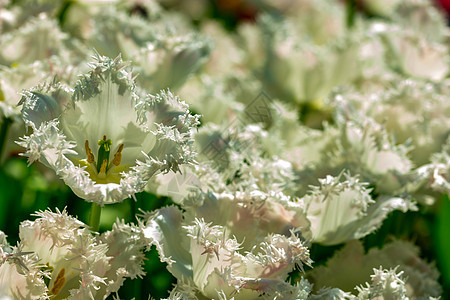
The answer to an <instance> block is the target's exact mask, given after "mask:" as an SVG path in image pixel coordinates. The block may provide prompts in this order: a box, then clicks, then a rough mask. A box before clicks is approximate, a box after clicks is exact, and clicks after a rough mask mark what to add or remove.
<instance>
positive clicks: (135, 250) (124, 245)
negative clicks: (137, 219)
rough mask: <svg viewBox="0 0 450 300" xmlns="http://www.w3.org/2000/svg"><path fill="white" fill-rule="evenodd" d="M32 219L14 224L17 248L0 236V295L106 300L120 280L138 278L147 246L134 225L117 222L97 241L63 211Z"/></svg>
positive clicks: (79, 223) (25, 297)
mask: <svg viewBox="0 0 450 300" xmlns="http://www.w3.org/2000/svg"><path fill="white" fill-rule="evenodd" d="M36 216H37V217H38V218H37V219H36V220H35V221H24V222H22V224H21V225H20V228H19V237H20V242H19V244H18V247H10V246H9V245H8V244H6V240H5V236H4V234H3V233H1V234H0V244H1V248H0V257H1V262H0V296H4V297H6V296H9V297H11V299H106V297H107V296H108V295H110V294H111V293H114V292H117V291H118V290H119V288H120V287H121V286H122V284H123V282H124V281H125V279H126V278H132V279H134V278H136V277H140V276H142V275H144V272H143V270H142V264H143V259H144V254H143V251H144V249H145V248H146V247H147V246H148V245H147V242H146V239H145V238H144V236H143V233H142V231H141V230H140V229H139V228H138V227H137V226H135V225H128V224H124V223H123V221H122V222H120V221H117V222H116V223H115V224H114V225H113V228H112V230H110V231H106V232H104V233H102V234H101V235H100V236H98V235H95V234H93V232H91V231H90V230H89V229H87V228H86V225H85V224H83V223H82V222H80V221H78V220H77V219H76V218H74V217H71V216H69V215H68V214H67V212H66V211H65V210H64V211H62V212H60V211H59V210H56V212H55V213H54V212H51V211H50V210H47V211H44V212H42V211H41V212H38V213H36ZM2 299H3V298H2Z"/></svg>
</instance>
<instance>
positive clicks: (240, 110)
mask: <svg viewBox="0 0 450 300" xmlns="http://www.w3.org/2000/svg"><path fill="white" fill-rule="evenodd" d="M251 2H252V4H251V5H253V8H254V10H255V11H258V15H257V16H256V22H253V23H242V24H238V25H237V28H236V30H235V31H232V32H227V31H226V30H225V29H224V28H223V27H222V26H221V25H219V24H218V23H216V22H215V21H212V20H203V21H202V22H200V21H199V22H197V21H198V20H196V22H195V23H197V24H198V26H197V28H196V27H194V26H193V25H192V23H193V22H192V20H190V19H189V18H188V17H187V15H183V14H181V13H177V12H174V11H169V10H167V9H165V8H163V6H162V5H160V4H158V2H156V1H155V0H107V1H105V0H95V1H86V0H77V1H51V0H17V1H12V3H9V1H0V31H1V32H2V35H1V36H0V64H1V66H0V112H1V114H2V117H3V121H2V124H1V131H2V132H3V130H8V126H10V124H12V126H11V128H10V129H11V133H10V134H11V136H14V137H17V138H15V139H14V140H15V143H12V142H11V143H9V144H8V143H6V144H5V145H3V144H2V145H3V146H0V148H1V147H4V148H5V149H6V150H5V149H0V150H1V151H3V156H4V157H3V159H6V157H7V156H8V153H10V152H11V149H13V148H14V147H16V146H17V145H19V146H21V147H22V148H21V151H22V153H21V156H24V157H26V158H27V160H28V163H29V165H31V164H32V163H35V162H40V163H42V164H43V165H44V166H46V167H48V168H49V169H50V170H52V171H54V173H55V174H56V176H57V177H58V178H59V179H60V180H61V181H62V182H64V184H65V185H67V186H68V187H69V188H70V189H71V190H72V191H73V193H74V194H76V195H77V196H78V197H80V198H81V199H83V200H85V201H88V202H92V204H93V206H92V211H91V220H90V222H89V224H88V225H86V224H85V223H83V222H81V221H79V220H78V219H77V218H75V217H72V216H70V215H69V214H68V212H67V211H66V210H63V211H62V212H61V211H60V210H58V209H56V212H52V211H51V209H49V210H46V211H39V212H38V213H36V214H35V217H37V218H36V219H35V220H34V221H23V222H22V223H21V225H20V227H19V239H20V240H19V242H18V244H17V246H10V245H9V244H8V243H7V241H6V235H5V234H4V233H3V232H1V231H0V298H1V299H106V298H107V297H108V296H110V295H113V294H115V296H116V297H119V296H118V295H119V294H117V293H118V291H119V289H120V288H121V287H122V286H123V283H124V282H125V280H126V279H127V278H131V279H135V278H142V277H143V276H144V275H145V270H144V268H143V264H144V260H145V252H148V251H150V249H151V247H152V246H153V247H155V248H156V249H157V252H158V255H159V260H160V261H161V262H163V263H166V264H167V270H168V272H170V274H171V275H173V277H174V278H175V280H176V284H175V285H174V287H173V288H172V289H171V290H170V291H167V295H168V296H167V297H168V299H172V300H175V299H236V300H237V299H305V300H306V299H434V298H433V297H439V296H440V294H441V293H442V289H441V287H440V285H439V283H438V278H439V273H438V271H437V269H436V267H435V266H434V265H433V263H427V262H425V261H424V260H422V258H421V257H420V252H419V249H418V248H417V247H416V246H415V245H414V244H413V243H412V242H409V241H402V240H398V239H394V240H393V241H392V240H391V242H389V243H383V244H382V245H380V246H383V247H381V248H379V249H378V248H371V249H366V248H365V247H366V245H365V244H364V243H363V242H362V241H361V240H362V239H364V238H368V237H370V235H371V234H374V233H375V231H376V230H377V229H379V228H380V227H381V226H382V224H383V221H384V220H385V219H387V218H388V216H389V214H390V213H391V212H393V211H396V212H397V213H398V214H401V213H407V212H409V211H420V208H422V207H424V206H430V205H433V204H434V203H435V202H436V199H437V198H438V197H439V195H442V194H448V193H449V192H450V137H449V136H450V99H449V92H450V76H449V75H450V74H449V71H450V70H449V63H450V54H449V49H450V48H449V47H448V36H449V34H450V30H449V29H448V27H447V26H446V24H445V20H444V17H443V16H441V14H440V13H439V12H438V11H437V10H436V9H435V8H434V7H433V6H432V5H431V4H430V3H429V2H428V1H425V0H414V1H410V0H397V1H382V0H365V1H362V4H361V5H363V8H364V10H365V13H367V14H371V15H372V17H370V18H368V17H366V15H364V14H363V12H362V11H353V12H352V9H356V8H355V7H353V8H352V7H351V6H349V7H345V3H344V2H345V1H334V0H296V1H274V0H261V1H251ZM253 2H254V3H253ZM347 2H348V5H351V4H352V3H353V4H354V2H356V1H347ZM352 13H353V14H354V15H352ZM94 49H95V50H94ZM177 95H179V96H177ZM181 99H183V100H181ZM190 110H191V111H194V112H195V113H198V114H199V115H196V114H194V113H192V112H191V111H190ZM2 136H4V134H3V133H2V134H0V140H1V139H2ZM3 139H4V137H3ZM1 142H2V143H3V142H4V141H1ZM49 180H50V179H49ZM141 192H142V193H151V194H154V195H157V196H164V197H167V198H170V201H172V205H169V206H165V207H160V206H159V208H158V209H156V210H153V211H149V212H144V211H142V214H141V215H139V216H138V219H137V224H136V225H135V224H133V223H129V224H128V223H125V221H123V220H117V221H116V222H115V223H114V224H113V225H112V228H111V229H110V230H106V231H104V232H102V233H98V232H96V231H97V230H98V228H96V226H97V225H98V221H99V220H95V218H96V217H95V216H96V214H95V211H96V210H97V211H99V210H101V208H102V207H103V206H105V205H108V204H115V203H119V202H122V201H124V200H125V199H127V198H130V197H131V198H133V199H134V200H136V197H135V195H136V194H138V193H141ZM97 217H98V218H100V214H99V213H98V214H97ZM91 222H92V223H91ZM96 222H97V225H95V223H96ZM97 227H98V226H97ZM8 234H9V233H8ZM337 245H341V246H342V247H341V248H340V249H339V250H337V251H334V250H333V251H334V252H333V253H331V254H329V255H328V256H327V257H325V258H320V257H319V256H315V253H314V250H315V249H323V248H324V249H336V248H333V247H336V246H337ZM330 246H333V247H330ZM311 257H313V258H315V257H318V258H319V259H322V261H320V262H314V261H313V259H312V258H311ZM316 263H320V264H318V265H317V266H316Z"/></svg>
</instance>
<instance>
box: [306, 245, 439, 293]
mask: <svg viewBox="0 0 450 300" xmlns="http://www.w3.org/2000/svg"><path fill="white" fill-rule="evenodd" d="M380 266H382V268H383V269H388V268H389V269H391V271H387V270H381V269H380ZM374 268H376V269H379V270H376V271H373V269H374ZM372 272H375V275H371V274H372ZM335 274H345V276H333V275H335ZM306 275H307V277H308V278H310V279H311V282H312V283H313V284H314V289H315V290H318V289H320V288H323V287H335V288H339V289H341V290H343V291H345V292H355V291H354V288H355V287H356V286H358V285H362V284H364V282H366V281H369V279H370V278H371V280H372V283H371V284H370V285H367V286H361V287H357V290H358V293H359V295H358V297H357V298H356V299H373V297H376V296H381V295H382V294H383V293H386V294H385V295H386V296H388V295H390V296H391V297H392V296H394V299H407V298H401V297H400V298H398V297H399V296H400V295H403V297H408V298H410V299H429V297H437V296H439V295H440V294H441V292H442V290H441V287H440V285H439V283H438V277H439V273H438V272H437V270H436V267H435V266H434V265H433V264H429V263H426V262H425V261H423V260H421V259H420V257H419V249H418V248H417V247H415V246H414V245H413V244H412V243H410V242H406V241H394V242H391V243H387V244H385V245H384V247H383V248H382V249H378V248H373V249H370V250H369V251H368V252H367V253H365V250H364V247H363V245H362V243H361V242H360V241H352V242H350V243H347V244H346V245H345V246H344V248H342V249H341V250H339V251H337V252H336V253H335V254H334V256H333V257H332V258H330V259H329V260H328V261H327V264H326V265H323V266H318V267H315V268H314V269H312V270H310V271H308V272H307V274H306ZM399 276H400V277H399ZM399 279H400V281H399ZM371 293H372V294H371ZM398 293H400V294H398ZM395 295H397V296H395ZM368 296H369V298H367V297H368ZM385 299H386V298H385Z"/></svg>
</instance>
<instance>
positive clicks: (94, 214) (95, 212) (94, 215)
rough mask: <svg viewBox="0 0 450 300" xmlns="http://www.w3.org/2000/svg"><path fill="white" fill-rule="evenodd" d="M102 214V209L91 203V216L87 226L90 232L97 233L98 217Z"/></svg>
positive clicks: (98, 226)
mask: <svg viewBox="0 0 450 300" xmlns="http://www.w3.org/2000/svg"><path fill="white" fill-rule="evenodd" d="M101 213H102V207H101V206H100V205H98V204H97V203H95V202H92V206H91V215H90V217H89V226H90V227H91V230H92V231H97V232H98V230H99V228H100V215H101Z"/></svg>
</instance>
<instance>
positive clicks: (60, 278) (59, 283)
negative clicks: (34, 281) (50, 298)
mask: <svg viewBox="0 0 450 300" xmlns="http://www.w3.org/2000/svg"><path fill="white" fill-rule="evenodd" d="M65 273H66V270H65V269H64V268H62V269H61V271H59V273H58V275H57V276H56V279H55V283H54V284H53V288H52V290H51V292H52V294H53V295H58V293H59V291H61V289H62V287H63V286H64V284H65V283H66V278H64V274H65Z"/></svg>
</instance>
